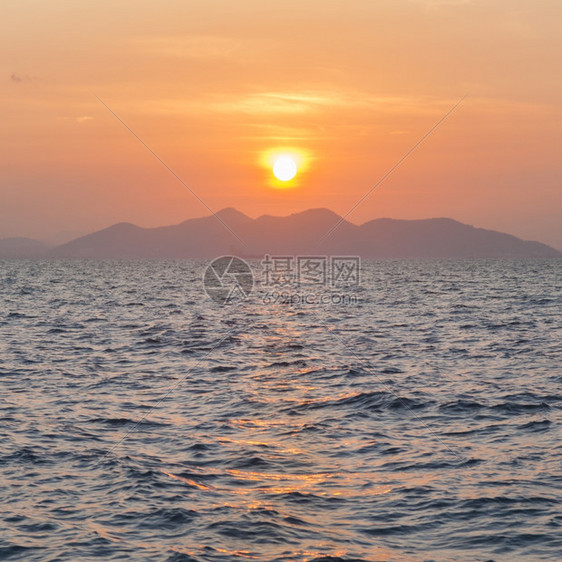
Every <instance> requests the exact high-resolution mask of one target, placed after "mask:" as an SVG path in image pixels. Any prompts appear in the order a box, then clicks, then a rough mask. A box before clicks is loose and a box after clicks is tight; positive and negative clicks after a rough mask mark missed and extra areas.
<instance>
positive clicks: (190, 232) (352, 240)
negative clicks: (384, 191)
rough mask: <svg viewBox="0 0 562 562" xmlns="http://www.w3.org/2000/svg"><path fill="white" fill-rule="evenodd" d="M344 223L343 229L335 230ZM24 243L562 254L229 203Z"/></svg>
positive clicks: (87, 252)
mask: <svg viewBox="0 0 562 562" xmlns="http://www.w3.org/2000/svg"><path fill="white" fill-rule="evenodd" d="M223 223H224V224H223ZM336 224H337V225H338V227H337V228H336V229H335V230H333V231H332V229H333V227H334V226H335V225H336ZM225 225H226V226H227V227H228V228H226V227H225ZM231 231H232V232H231ZM330 231H332V232H331V233H330V234H329V235H328V236H327V233H328V232H330ZM233 233H235V234H233ZM10 240H11V241H12V242H10ZM14 240H20V242H18V243H16V242H13V241H14ZM21 240H22V239H4V240H0V257H37V256H43V257H55V258H97V259H106V258H108V259H111V258H115V259H117V258H119V259H120V258H137V259H141V258H172V259H177V258H214V257H217V256H221V255H228V254H234V255H238V256H241V257H262V256H264V255H265V254H270V255H283V254H285V255H297V254H298V255H304V254H308V255H323V254H328V255H338V254H340V255H359V256H361V257H363V258H505V257H521V258H524V257H541V258H543V257H545V258H546V257H548V258H550V257H561V256H562V254H561V253H560V252H559V251H558V250H555V249H554V248H551V247H550V246H547V245H546V244H542V243H540V242H529V241H525V240H521V239H520V238H517V237H515V236H512V235H510V234H505V233H502V232H496V231H493V230H485V229H482V228H475V227H473V226H469V225H466V224H463V223H460V222H458V221H455V220H452V219H447V218H435V219H423V220H398V219H385V218H381V219H375V220H371V221H368V222H366V223H364V224H362V225H360V226H359V225H355V224H352V223H350V222H349V221H347V220H342V218H341V217H340V216H338V215H337V214H336V213H334V212H333V211H330V210H328V209H309V210H307V211H303V212H301V213H295V214H292V215H289V216H286V217H279V216H271V215H263V216H261V217H258V218H257V219H252V218H250V217H248V216H246V215H245V214H243V213H241V212H240V211H237V210H236V209H233V208H226V209H223V210H221V211H219V212H218V213H217V214H216V216H213V215H210V216H207V217H202V218H197V219H189V220H186V221H184V222H181V223H180V224H176V225H172V226H162V227H157V228H142V227H139V226H136V225H134V224H130V223H118V224H115V225H113V226H110V227H108V228H105V229H103V230H99V231H97V232H94V233H92V234H88V235H86V236H81V237H80V238H76V239H75V240H71V241H70V242H67V243H66V244H62V245H59V246H57V247H55V248H48V247H47V246H45V245H42V244H41V243H39V242H37V241H33V240H29V239H25V240H26V242H25V243H24V242H22V241H21Z"/></svg>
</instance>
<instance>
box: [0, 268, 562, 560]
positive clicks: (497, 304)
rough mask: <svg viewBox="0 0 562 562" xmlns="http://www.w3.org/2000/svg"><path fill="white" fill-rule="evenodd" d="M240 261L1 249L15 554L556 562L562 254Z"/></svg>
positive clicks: (0, 521)
mask: <svg viewBox="0 0 562 562" xmlns="http://www.w3.org/2000/svg"><path fill="white" fill-rule="evenodd" d="M248 263H249V266H250V269H251V271H252V275H254V274H255V278H252V279H253V283H251V286H250V287H249V286H248V284H247V283H246V284H245V285H244V284H243V283H242V285H243V287H242V288H243V289H244V290H243V291H242V293H243V294H240V291H238V292H237V294H236V295H235V296H236V298H233V299H228V300H226V301H225V302H222V303H221V302H217V301H218V299H217V298H212V297H213V293H212V291H211V296H209V291H206V287H205V286H204V282H203V280H204V278H205V272H206V271H207V269H208V267H209V261H205V260H183V261H182V260H178V261H159V260H152V261H150V260H146V261H95V260H66V261H65V260H60V261H57V260H5V261H0V559H1V560H29V561H69V560H104V561H105V560H107V561H114V560H135V561H139V560H140V561H167V562H207V561H208V562H226V561H240V562H245V561H253V560H257V561H268V562H273V561H275V562H292V561H310V562H312V561H315V562H351V561H378V560H400V561H403V560H420V561H421V560H436V561H437V560H482V561H488V560H510V561H513V560H560V559H562V513H561V510H560V507H561V499H562V446H561V445H562V433H561V424H562V368H561V363H562V362H561V357H562V322H561V319H562V314H561V312H562V307H561V304H562V275H561V273H562V261H561V260H557V259H552V260H532V259H531V260H515V259H514V260H499V259H498V260H478V259H472V260H469V259H467V260H460V261H459V260H380V261H363V262H362V263H361V264H360V268H361V270H360V272H361V275H360V279H355V278H353V279H351V280H347V281H346V283H344V284H343V285H341V286H339V287H337V286H332V285H330V284H324V285H322V286H313V285H315V284H316V281H310V282H309V283H308V284H306V283H304V284H303V285H299V286H289V287H288V286H286V285H284V286H281V285H280V284H279V283H281V281H283V280H282V279H281V280H280V279H270V280H269V281H268V283H269V284H268V283H265V282H264V281H263V275H262V274H263V272H261V271H258V270H260V268H261V267H262V262H260V261H256V260H250V261H249V262H248ZM256 272H257V273H256ZM258 273H259V275H258ZM246 280H247V277H246ZM285 281H286V280H285ZM224 282H225V283H226V278H225V281H224ZM229 282H233V283H235V284H236V278H235V277H233V278H232V279H231V280H230V281H229ZM276 283H277V284H276ZM238 288H240V287H238ZM214 295H215V297H216V292H215V293H214ZM319 295H320V296H322V295H323V298H319ZM309 297H310V298H309ZM324 297H326V298H324Z"/></svg>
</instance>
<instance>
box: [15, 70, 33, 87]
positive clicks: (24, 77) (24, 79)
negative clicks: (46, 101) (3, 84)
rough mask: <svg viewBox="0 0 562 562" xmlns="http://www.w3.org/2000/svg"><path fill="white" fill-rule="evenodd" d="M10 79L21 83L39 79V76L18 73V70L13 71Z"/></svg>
mask: <svg viewBox="0 0 562 562" xmlns="http://www.w3.org/2000/svg"><path fill="white" fill-rule="evenodd" d="M10 80H11V81H12V82H14V83H16V84H21V83H22V82H31V81H32V80H37V76H28V75H27V74H18V73H17V72H12V74H11V76H10Z"/></svg>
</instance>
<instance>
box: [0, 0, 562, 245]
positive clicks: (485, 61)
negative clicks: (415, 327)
mask: <svg viewBox="0 0 562 562" xmlns="http://www.w3.org/2000/svg"><path fill="white" fill-rule="evenodd" d="M2 12H3V14H2V23H1V24H0V25H1V27H2V33H1V34H0V66H1V68H2V69H3V72H2V73H1V77H2V78H1V80H0V94H1V96H2V100H3V103H2V104H1V106H0V115H1V119H2V125H3V126H2V132H1V133H0V143H1V152H2V159H1V161H0V237H5V236H30V237H36V238H49V239H52V240H55V241H62V240H64V239H67V238H69V237H71V236H72V235H73V234H78V233H87V232H91V231H93V230H96V229H99V228H103V227H105V226H109V225H110V224H113V223H115V222H121V221H128V222H133V223H135V224H138V225H140V226H158V225H163V224H172V223H177V222H180V221H182V220H185V219H187V218H192V217H196V216H203V215H208V214H209V213H208V211H207V210H206V209H205V207H204V206H202V205H201V204H200V203H199V202H198V201H197V199H196V198H195V197H193V195H192V194H190V193H189V192H188V190H186V189H185V188H184V187H183V186H182V185H181V184H180V183H179V182H178V181H177V180H176V179H175V178H174V177H173V176H172V175H171V174H170V173H169V172H168V171H167V170H166V169H165V168H164V167H163V166H162V164H160V163H159V162H158V161H157V160H156V159H155V158H154V157H153V156H152V155H151V154H150V153H149V152H148V151H147V150H146V148H145V147H143V146H142V144H141V143H140V142H139V141H138V140H137V139H135V138H134V136H133V135H132V134H131V133H130V132H129V131H127V129H126V128H125V127H124V126H123V125H122V124H121V123H120V122H119V121H118V120H117V119H116V118H115V117H114V116H113V115H112V114H111V113H110V112H109V111H108V110H107V109H106V108H105V107H104V106H103V105H102V103H100V101H98V99H96V96H98V97H99V98H100V99H101V100H103V101H104V102H105V103H106V104H107V105H108V106H109V107H110V108H111V109H112V110H113V111H114V112H115V113H116V114H117V115H118V116H119V117H120V118H121V119H122V120H123V121H125V122H126V123H127V125H128V126H130V127H131V128H132V129H133V130H134V131H135V132H136V134H137V135H138V136H139V137H140V138H141V139H142V140H143V141H144V142H145V143H146V144H147V145H148V146H150V147H151V148H152V149H153V150H154V151H155V152H156V153H157V154H158V155H159V156H160V157H161V158H162V159H163V160H164V161H165V162H166V163H167V164H168V165H169V166H170V167H171V168H172V169H173V170H174V171H175V172H176V173H177V174H178V175H179V176H180V177H181V178H182V179H183V180H184V181H185V182H186V183H187V184H188V185H189V186H190V187H191V188H192V189H193V190H194V191H195V192H196V193H197V194H198V195H199V197H201V198H202V199H203V200H204V201H205V202H206V203H207V205H209V207H211V208H212V209H213V210H219V209H221V208H224V207H227V206H232V207H236V208H237V209H239V210H241V211H243V212H244V213H246V214H248V215H250V216H252V217H255V216H258V215H261V214H274V215H286V214H289V213H292V212H297V211H302V210H305V209H308V208H314V207H327V208H330V209H332V210H333V211H335V212H337V213H339V214H345V213H346V212H347V211H348V210H349V209H350V208H351V207H352V206H353V205H354V204H355V203H356V202H357V200H358V199H359V198H360V197H361V196H362V195H364V194H365V192H367V191H368V190H369V189H370V187H371V186H372V185H374V184H375V183H376V182H377V181H378V180H379V178H380V177H381V176H383V175H384V174H385V173H386V172H387V171H388V170H389V169H390V168H391V167H392V166H393V165H394V164H395V163H396V162H397V161H398V160H399V159H400V158H401V157H402V156H403V155H404V154H405V153H406V152H407V151H408V150H409V149H410V148H411V147H412V146H413V145H414V144H415V143H416V142H417V141H418V140H419V139H420V138H421V137H422V136H423V135H424V134H425V133H426V132H427V131H428V130H429V129H430V128H431V127H432V126H433V125H434V124H435V123H436V122H437V121H438V120H439V119H440V118H441V117H442V116H443V115H444V114H445V113H446V112H447V111H448V110H449V109H450V108H451V107H452V106H453V105H454V104H455V103H457V102H458V101H459V99H460V98H462V97H463V96H465V95H466V96H467V97H466V99H465V100H464V101H463V103H462V104H461V105H460V106H459V107H458V108H457V110H455V111H454V112H453V113H452V115H451V116H450V117H449V118H448V119H447V120H446V121H445V122H444V123H443V124H442V125H440V126H439V127H438V128H437V129H436V131H435V132H434V133H433V134H432V135H431V136H430V137H429V138H428V139H427V140H426V141H425V142H424V143H423V144H422V145H421V146H420V147H419V148H418V149H417V150H416V151H415V152H414V153H413V154H412V155H411V156H410V157H409V158H407V159H406V160H405V162H404V163H403V164H402V165H401V166H400V167H399V168H398V169H397V170H396V171H395V172H394V173H393V174H392V175H391V176H390V177H389V178H388V179H387V180H386V181H385V182H384V183H383V184H382V185H381V186H380V187H378V188H377V189H376V190H375V191H374V192H373V193H372V194H371V195H370V197H369V198H368V199H367V200H366V201H365V202H363V203H362V204H361V205H360V206H359V207H358V208H357V209H356V210H355V211H354V212H353V214H352V215H351V216H350V217H349V219H350V220H351V221H352V222H356V223H361V222H364V221H366V220H369V219H372V218H377V217H392V218H428V217H444V216H446V217H450V218H454V219H457V220H460V221H462V222H465V223H468V224H473V225H475V226H479V227H484V228H491V229H496V230H503V231H506V232H509V233H512V234H515V235H517V236H520V237H522V238H525V239H533V240H540V241H542V242H546V243H548V244H551V245H554V246H555V247H557V248H559V249H562V228H561V226H560V224H561V222H562V221H561V220H560V219H561V215H562V189H561V187H562V158H560V148H561V147H562V72H561V70H562V69H561V63H560V58H561V55H562V34H560V21H561V19H562V3H560V2H559V0H552V1H545V0H539V1H525V2H522V1H518V0H489V1H476V0H475V1H470V0H458V1H454V0H449V1H447V0H443V1H439V0H435V1H431V0H427V1H423V0H415V1H414V0H411V1H407V0H403V1H399V0H378V1H376V2H374V1H371V0H347V1H345V2H343V1H337V2H334V1H329V0H322V1H319V0H308V1H306V2H296V1H290V0H283V1H277V0H269V1H268V2H263V1H254V0H237V1H236V2H233V1H232V0H207V1H179V0H176V1H170V0H168V1H161V2H139V1H138V0H137V1H128V0H127V1H118V2H108V1H99V0H98V1H91V0H83V1H81V2H79V3H78V2H76V3H71V2H67V1H62V0H50V1H48V2H45V1H37V0H34V1H31V0H18V1H13V0H4V2H3V7H2ZM287 151H289V152H293V153H295V154H296V155H298V158H299V160H300V162H299V164H300V167H299V168H300V169H299V174H298V175H297V177H296V178H295V180H293V181H292V182H291V185H290V188H289V189H280V188H279V185H278V184H276V183H275V181H274V179H273V176H272V174H271V169H270V160H271V155H272V154H276V153H278V152H287Z"/></svg>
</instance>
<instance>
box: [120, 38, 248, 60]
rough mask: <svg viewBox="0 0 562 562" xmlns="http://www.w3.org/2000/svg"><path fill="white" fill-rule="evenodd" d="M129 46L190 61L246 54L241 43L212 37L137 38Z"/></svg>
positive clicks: (148, 52)
mask: <svg viewBox="0 0 562 562" xmlns="http://www.w3.org/2000/svg"><path fill="white" fill-rule="evenodd" d="M130 46H131V48H132V49H133V50H134V51H137V52H138V51H139V50H140V51H144V52H145V53H147V54H152V55H160V56H165V57H174V58H176V57H177V58H190V59H224V58H231V57H239V56H240V55H241V54H243V53H245V52H246V48H245V46H244V45H243V43H242V42H240V41H235V40H233V39H230V38H228V37H219V36H214V35H185V36H183V35H182V36H172V37H141V38H138V37H137V38H134V39H132V40H131V41H130ZM245 54H247V53H245Z"/></svg>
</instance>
